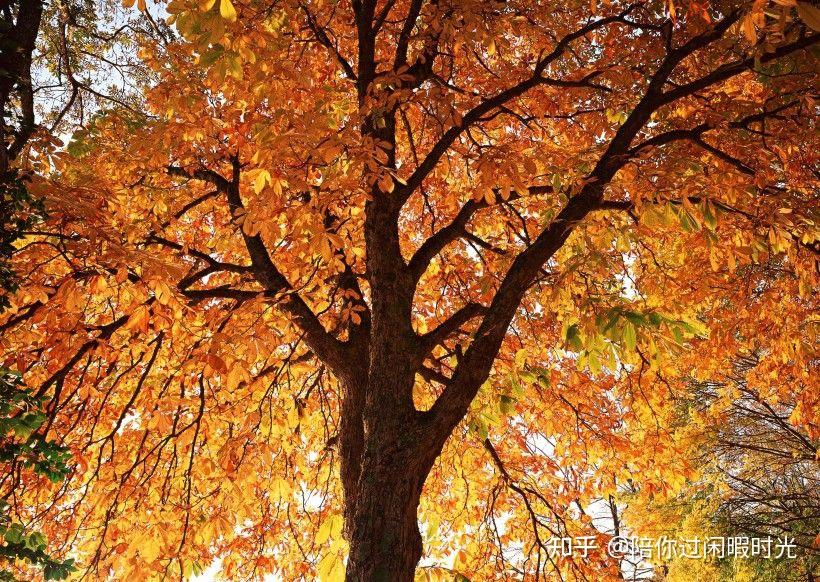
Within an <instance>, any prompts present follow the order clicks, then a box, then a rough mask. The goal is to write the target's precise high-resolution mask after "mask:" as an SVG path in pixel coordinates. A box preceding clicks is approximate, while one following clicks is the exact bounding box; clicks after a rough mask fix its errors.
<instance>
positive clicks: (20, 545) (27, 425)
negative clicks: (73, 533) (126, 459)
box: [0, 368, 76, 582]
mask: <svg viewBox="0 0 820 582" xmlns="http://www.w3.org/2000/svg"><path fill="white" fill-rule="evenodd" d="M43 406H44V400H43V399H42V398H39V397H37V396H35V395H33V394H32V393H31V391H30V390H28V389H27V388H25V387H24V385H23V383H22V379H21V378H20V375H19V374H17V373H16V372H13V371H11V370H7V369H5V368H0V464H2V466H3V469H4V472H5V474H6V475H8V476H9V478H10V479H12V480H13V479H14V478H15V474H16V473H17V472H19V471H24V470H25V471H33V472H34V473H35V474H37V475H43V476H45V477H47V478H48V479H49V480H50V481H52V482H53V483H58V482H60V481H62V480H63V479H65V478H66V476H67V475H68V473H69V472H70V468H69V467H68V461H69V459H70V458H71V454H70V453H69V451H68V450H67V449H66V448H65V447H62V446H60V445H58V444H56V443H55V442H53V441H50V440H47V439H46V438H45V437H43V435H42V434H40V433H38V432H37V430H38V429H39V428H40V427H41V426H42V425H43V423H44V422H45V420H46V415H45V413H44V412H43ZM46 550H47V543H46V539H45V537H44V536H43V535H42V534H41V533H39V532H36V531H28V530H27V529H26V527H25V526H24V525H23V524H20V523H17V522H15V521H13V520H12V518H11V516H10V515H9V507H8V504H7V503H6V502H5V500H4V499H2V500H0V562H10V563H13V562H15V561H17V560H23V561H26V562H28V563H30V564H33V565H35V566H37V567H40V568H42V570H43V575H44V576H45V578H46V580H63V579H65V578H67V577H68V575H69V574H70V573H71V572H73V571H74V570H75V569H76V568H75V566H74V561H73V560H70V559H69V560H65V561H60V560H55V559H53V558H51V556H50V555H49V554H48V552H47V551H46ZM5 580H14V576H13V575H12V574H11V573H10V572H8V571H5V570H0V582H2V581H5Z"/></svg>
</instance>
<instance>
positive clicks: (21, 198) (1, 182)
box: [0, 169, 45, 312]
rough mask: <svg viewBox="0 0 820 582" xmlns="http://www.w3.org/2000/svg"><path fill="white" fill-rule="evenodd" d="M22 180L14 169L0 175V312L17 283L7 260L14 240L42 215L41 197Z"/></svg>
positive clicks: (23, 178) (5, 307)
mask: <svg viewBox="0 0 820 582" xmlns="http://www.w3.org/2000/svg"><path fill="white" fill-rule="evenodd" d="M26 182H27V178H26V176H25V175H24V174H21V173H20V172H19V171H18V170H16V169H15V170H10V171H8V172H6V173H5V174H4V175H2V176H0V312H2V311H3V310H5V309H7V308H8V307H9V300H8V294H9V293H13V292H14V291H16V290H17V286H18V282H17V276H16V273H15V272H14V271H13V270H12V268H11V266H10V264H9V260H10V259H11V255H12V253H13V252H14V243H15V242H16V241H17V240H19V239H20V237H22V236H23V234H24V233H25V232H26V231H27V230H29V229H30V228H31V227H32V226H33V225H34V224H36V223H38V222H40V221H41V220H42V219H43V218H44V216H45V211H44V209H43V203H42V201H41V200H36V199H34V198H32V196H31V194H30V193H29V190H28V187H27V184H26Z"/></svg>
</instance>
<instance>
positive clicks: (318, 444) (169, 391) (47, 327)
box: [1, 0, 820, 581]
mask: <svg viewBox="0 0 820 582" xmlns="http://www.w3.org/2000/svg"><path fill="white" fill-rule="evenodd" d="M138 8H139V9H140V10H146V11H148V10H149V8H148V7H147V6H145V5H144V3H142V2H141V3H140V5H139V6H138ZM166 9H167V12H168V13H169V14H170V15H171V16H170V20H171V22H172V23H173V26H174V27H175V30H176V31H177V32H178V34H179V35H180V36H181V38H171V37H170V36H168V37H167V38H165V37H163V38H162V39H159V38H155V39H153V40H152V39H151V38H148V39H146V40H145V42H144V43H143V44H142V46H141V49H140V57H141V59H142V62H143V64H144V66H145V67H147V68H149V69H150V71H151V77H150V79H151V81H152V82H151V83H146V86H145V87H144V106H143V111H140V110H139V109H136V110H135V108H133V107H128V108H126V107H122V106H117V104H113V105H112V106H111V108H110V109H109V110H108V111H107V112H105V114H104V115H101V116H99V117H97V118H95V120H94V123H93V124H91V125H89V127H87V128H85V130H84V131H83V132H79V133H77V134H76V135H75V139H74V143H73V144H72V145H71V146H70V147H69V148H68V151H66V152H53V154H52V155H51V159H52V163H53V171H52V172H51V173H50V174H48V175H43V176H42V178H41V179H38V180H37V181H36V182H35V183H34V184H33V185H32V188H33V189H35V190H36V193H37V194H38V195H39V196H42V197H43V198H44V199H45V201H46V205H47V208H48V210H49V214H50V215H51V216H52V217H53V218H52V219H51V220H50V223H49V227H48V229H46V230H44V231H42V232H40V233H36V234H32V235H31V238H30V239H29V240H28V242H27V244H26V245H25V247H23V248H21V249H20V250H19V252H16V253H15V256H14V259H15V262H16V265H18V269H19V271H20V272H22V273H26V277H25V284H24V285H23V288H22V289H21V291H20V292H19V293H18V294H17V295H16V296H15V298H14V301H13V305H14V311H13V312H12V313H11V314H10V316H9V317H8V319H6V321H5V322H4V323H3V324H2V327H1V328H2V329H3V332H4V337H3V340H2V346H3V353H4V354H5V357H6V359H7V360H14V361H15V363H16V364H17V366H18V368H19V369H21V370H23V371H24V372H25V379H26V382H27V383H28V384H29V385H31V386H34V387H36V391H35V394H36V395H38V396H47V397H48V398H49V415H50V422H49V425H48V426H49V427H50V428H49V429H48V430H55V431H57V433H58V434H59V435H60V439H61V442H62V443H63V444H65V445H66V446H70V447H71V449H72V450H73V451H74V453H75V454H76V455H77V457H78V458H79V459H81V461H80V462H81V463H82V465H83V466H82V467H80V468H78V471H77V474H76V475H75V477H74V479H73V481H72V482H73V483H74V486H73V488H67V489H66V491H65V494H64V496H62V497H61V499H60V503H59V507H53V506H52V507H51V508H46V512H47V513H48V512H51V513H50V515H51V519H53V520H55V523H56V521H59V522H60V524H61V526H62V531H66V532H78V531H82V532H83V533H82V534H77V535H73V534H69V535H63V538H62V539H63V540H64V544H65V547H66V548H67V547H69V546H70V547H71V549H72V550H73V551H75V552H77V553H78V554H79V555H81V556H85V557H86V560H85V563H86V564H87V570H86V572H87V573H98V574H99V575H105V574H106V573H107V572H109V571H111V570H112V569H113V571H114V572H131V573H132V575H135V576H148V575H149V573H164V574H170V573H173V574H175V575H179V576H187V575H190V574H191V573H192V572H196V571H198V570H199V569H201V568H202V567H203V566H204V565H207V563H208V562H209V560H210V559H211V558H213V557H221V558H224V561H223V567H224V569H225V572H226V575H227V576H229V577H233V576H246V577H256V576H258V575H259V574H260V573H262V572H266V571H269V570H272V569H276V570H278V571H280V573H282V574H283V576H284V577H285V578H287V579H297V578H299V577H300V576H303V577H308V578H312V577H314V576H315V575H316V573H317V572H318V574H319V575H320V576H321V577H323V578H331V579H334V578H335V579H339V578H340V577H341V576H342V575H343V571H344V569H346V573H345V574H344V576H346V579H347V580H357V581H358V580H391V581H392V580H395V581H403V580H412V579H413V577H414V575H415V574H414V573H415V571H416V569H417V565H418V563H419V560H420V558H421V556H422V554H423V544H422V535H421V531H420V528H419V519H421V522H422V523H423V525H424V528H423V529H424V534H425V536H426V537H427V542H428V548H429V549H430V554H431V555H432V556H435V557H437V562H436V563H435V564H430V563H426V564H422V566H423V567H422V569H421V571H422V572H427V573H428V574H431V575H432V573H433V572H434V571H436V570H434V568H433V566H441V565H443V561H444V557H446V556H448V555H452V556H453V561H452V564H448V565H452V568H451V569H453V570H456V571H458V572H460V573H462V574H467V575H474V576H476V577H477V578H478V579H491V578H493V577H500V576H505V575H509V576H519V577H529V578H535V579H540V578H543V577H547V576H549V575H551V574H553V573H556V572H557V573H562V572H565V573H568V572H572V573H574V575H576V576H579V577H580V576H588V577H589V576H594V577H595V579H607V577H610V578H613V579H614V578H616V577H617V564H614V563H612V561H611V560H608V559H607V558H606V556H604V555H603V553H602V552H600V551H599V552H598V553H595V554H594V559H592V560H587V561H582V560H574V559H567V558H556V557H555V556H554V555H553V554H552V553H550V551H549V548H548V545H547V543H546V540H547V538H549V537H552V536H556V535H557V536H559V537H560V536H562V535H592V536H600V535H601V534H600V532H598V531H597V530H596V529H595V528H594V524H593V521H592V519H591V518H590V516H589V515H588V514H587V513H586V510H587V509H588V508H589V504H590V503H591V502H592V501H593V500H594V499H596V498H598V497H600V496H603V497H606V496H607V495H608V494H609V493H614V492H615V491H616V490H617V484H618V483H623V482H626V481H627V480H629V479H640V480H641V483H642V488H643V491H645V492H647V494H649V493H652V494H656V495H666V494H671V493H673V492H674V491H675V490H677V489H679V488H680V487H681V486H682V484H683V483H684V482H685V481H686V479H687V478H689V477H691V475H692V470H693V468H692V467H691V466H690V465H691V464H690V463H681V462H680V459H679V457H678V454H679V453H680V452H682V451H683V450H685V449H686V447H685V446H684V444H683V443H681V442H680V441H679V438H680V435H679V434H677V433H675V432H674V431H673V430H671V428H670V427H673V426H674V422H675V419H676V417H675V410H674V403H673V399H672V398H671V396H673V393H674V390H675V383H676V381H677V379H681V378H685V377H687V378H688V377H690V376H691V375H692V374H693V373H694V374H695V376H696V377H697V378H701V379H705V378H709V374H710V373H711V372H712V371H713V370H715V369H718V367H719V365H720V364H721V363H722V359H721V358H720V357H718V356H719V355H722V354H726V353H738V350H737V347H738V344H742V343H744V342H748V341H758V342H762V343H765V344H766V345H767V347H768V348H769V350H770V351H769V352H768V354H769V355H768V356H767V357H768V358H770V359H771V361H772V362H781V361H782V360H783V359H785V360H786V361H787V362H788V366H790V369H791V370H792V373H793V374H795V375H797V376H800V377H806V376H807V375H808V373H809V364H808V362H810V361H812V358H813V357H815V356H814V355H813V351H812V350H813V348H812V346H811V343H810V342H809V341H807V340H806V339H805V338H806V337H808V336H811V334H812V333H816V323H812V321H811V320H810V318H809V317H808V314H810V313H811V312H812V309H814V308H816V294H815V293H814V292H813V287H814V285H815V283H816V275H817V255H818V250H820V249H818V232H817V223H818V222H817V207H816V200H815V199H814V197H813V188H815V187H816V185H817V169H816V158H815V157H814V156H815V154H814V153H813V152H815V151H817V145H818V144H817V133H816V131H813V130H814V129H816V128H815V115H814V114H815V113H816V109H815V108H816V105H815V103H814V101H813V100H812V94H813V90H814V89H813V88H814V86H815V84H816V81H817V78H816V73H815V68H816V61H815V58H816V47H817V42H818V38H820V37H818V33H817V32H816V31H815V30H816V28H817V20H818V16H817V9H816V8H815V7H814V6H812V5H810V4H807V3H798V4H795V5H790V4H788V3H782V4H776V3H772V4H769V3H766V2H755V3H753V4H735V3H731V2H716V3H713V4H708V5H704V4H696V3H691V4H687V3H676V4H672V3H668V4H667V3H660V2H647V3H644V2H636V3H621V2H614V3H612V4H607V5H606V6H601V7H595V6H593V7H592V9H591V8H590V6H589V5H588V4H585V3H584V4H572V3H571V4H569V5H567V6H565V7H563V9H562V10H561V11H560V12H556V11H554V10H553V9H552V7H549V6H543V5H541V4H539V3H534V2H524V1H521V2H492V3H485V2H458V3H452V2H447V1H445V0H438V1H431V2H425V1H423V0H408V1H387V2H375V1H370V0H356V1H354V2H352V3H350V4H347V3H331V2H320V1H317V2H290V1H281V2H275V3H257V2H252V1H248V2H235V3H234V2H232V1H231V0H219V2H213V1H210V2H204V3H203V2H186V1H181V0H174V1H173V2H171V3H169V4H168V5H167V7H166ZM772 258H776V260H777V261H778V262H779V263H780V264H781V265H784V266H785V268H787V269H788V271H789V272H790V273H791V275H792V277H793V280H794V283H793V287H794V288H793V289H790V295H787V296H786V297H785V298H786V299H787V302H786V303H787V305H786V306H778V304H777V303H776V302H772V303H771V304H770V305H768V307H767V309H768V311H765V312H762V313H763V314H764V317H766V318H776V316H777V314H778V313H783V312H784V311H787V312H788V315H789V317H788V318H787V319H784V320H782V321H779V325H778V326H775V325H771V326H769V328H761V329H758V330H757V334H756V335H754V336H749V335H742V334H738V333H737V329H738V326H740V325H741V324H743V325H746V324H748V323H749V322H750V321H751V320H752V319H753V316H752V315H751V312H750V310H751V309H753V308H754V304H753V302H752V301H751V300H749V299H744V300H742V301H741V303H739V304H738V303H732V300H736V299H737V297H736V295H735V293H734V291H735V289H736V286H737V285H738V284H739V282H742V281H743V278H742V277H741V275H740V274H739V273H742V271H743V269H744V268H747V267H750V266H754V265H758V264H761V263H765V262H766V261H769V260H770V259H772ZM741 299H742V298H741ZM730 306H731V307H730ZM757 317H760V316H759V315H758V316H757ZM758 321H761V319H758ZM806 326H809V327H811V326H815V327H811V330H809V331H807V330H806V329H805V327H806ZM812 330H813V331H812ZM778 331H779V332H782V335H775V334H776V333H777V332H778ZM750 338H753V339H750ZM690 353H691V354H695V355H696V356H697V358H695V357H694V356H692V355H690ZM784 365H785V364H784ZM763 367H764V368H765V367H766V366H765V365H764V366H763ZM808 385H809V384H808V382H806V386H808ZM806 391H808V388H806ZM801 397H803V396H801ZM803 398H808V397H803ZM806 402H809V400H808V399H806ZM816 404H817V403H816V401H814V402H813V403H809V404H807V405H806V409H805V410H804V414H803V416H801V417H800V418H799V419H798V420H799V422H800V423H802V424H803V425H805V426H815V427H816V413H817V409H816ZM454 435H455V436H454ZM451 437H454V438H451ZM454 467H455V468H456V471H453V468H454ZM336 470H338V479H336V478H335V476H334V472H335V471H336ZM493 474H495V475H496V478H495V479H493V478H492V477H491V475H493ZM251 500H252V501H251ZM26 502H27V503H29V504H30V505H29V507H31V508H35V507H38V504H40V505H42V501H38V500H37V499H36V493H35V492H32V493H31V494H30V496H29V497H28V499H27V501H26ZM297 508H298V509H297ZM32 511H34V510H33V509H32ZM294 511H299V514H298V516H297V515H295V514H294V513H293V512H294ZM501 515H504V516H505V519H504V520H500V519H498V518H499V517H500V516H501ZM501 521H503V523H500V522H501ZM442 522H446V523H445V524H443V525H442ZM439 529H440V530H442V531H438V530H439ZM55 530H56V528H55ZM54 533H57V532H56V531H55V532H54ZM602 539H603V538H602ZM604 545H605V544H604ZM346 548H348V556H347V561H346V565H344V563H343V562H342V559H341V556H342V555H343V554H344V552H345V549H346Z"/></svg>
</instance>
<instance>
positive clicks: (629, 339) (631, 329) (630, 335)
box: [624, 321, 638, 350]
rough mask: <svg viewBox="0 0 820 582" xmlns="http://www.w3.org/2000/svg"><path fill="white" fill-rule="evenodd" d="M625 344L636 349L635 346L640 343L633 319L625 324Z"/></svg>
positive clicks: (631, 348) (630, 348)
mask: <svg viewBox="0 0 820 582" xmlns="http://www.w3.org/2000/svg"><path fill="white" fill-rule="evenodd" d="M624 345H625V346H626V347H627V349H629V350H634V349H635V347H636V346H637V345H638V338H637V333H636V331H635V326H634V325H633V324H632V322H631V321H627V322H626V323H625V324H624Z"/></svg>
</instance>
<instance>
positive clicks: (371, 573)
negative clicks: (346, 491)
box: [346, 450, 429, 582]
mask: <svg viewBox="0 0 820 582" xmlns="http://www.w3.org/2000/svg"><path fill="white" fill-rule="evenodd" d="M412 454H413V453H412V452H409V451H406V450H405V451H401V450H393V451H389V450H380V451H378V452H377V453H376V454H374V455H372V456H367V457H365V459H364V464H363V467H362V469H363V471H362V478H361V479H360V480H359V486H360V487H359V491H358V492H357V497H356V499H357V501H356V507H355V510H354V512H353V516H352V520H353V523H352V524H351V530H352V532H351V534H352V535H351V539H350V553H349V557H348V564H347V577H346V580H347V581H348V582H412V580H413V579H414V576H415V571H416V565H417V564H418V561H419V560H420V559H421V554H422V542H421V534H420V532H419V527H418V518H417V510H418V505H419V498H420V497H421V490H422V487H423V486H424V481H425V479H426V477H427V473H428V472H429V469H428V470H423V469H422V468H421V467H418V463H417V460H415V461H414V459H413V458H412Z"/></svg>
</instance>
